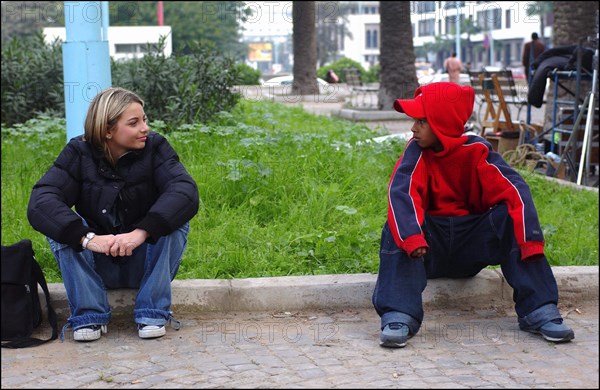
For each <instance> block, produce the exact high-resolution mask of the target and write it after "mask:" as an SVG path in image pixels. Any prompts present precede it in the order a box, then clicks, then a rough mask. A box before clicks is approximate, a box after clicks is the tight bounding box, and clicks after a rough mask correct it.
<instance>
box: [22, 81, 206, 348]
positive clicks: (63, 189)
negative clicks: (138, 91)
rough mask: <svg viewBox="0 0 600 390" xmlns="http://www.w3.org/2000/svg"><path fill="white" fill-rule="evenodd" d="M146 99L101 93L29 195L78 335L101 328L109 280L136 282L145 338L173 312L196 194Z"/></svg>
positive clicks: (93, 336)
mask: <svg viewBox="0 0 600 390" xmlns="http://www.w3.org/2000/svg"><path fill="white" fill-rule="evenodd" d="M143 105H144V103H143V101H142V100H141V99H140V98H139V97H138V96H137V95H135V94H134V93H133V92H130V91H127V90H124V89H121V88H109V89H107V90H105V91H103V92H101V93H100V94H98V95H97V96H96V97H95V98H94V100H93V101H92V102H91V104H90V107H89V110H88V113H87V117H86V121H85V134H84V135H83V136H78V137H75V138H73V139H71V140H70V142H69V143H68V144H67V145H66V146H65V148H64V149H63V150H62V152H61V153H60V155H59V156H58V158H57V159H56V161H55V162H54V164H53V166H51V167H50V169H49V170H48V171H47V172H46V174H45V175H44V176H43V177H42V178H41V179H40V180H39V181H38V182H37V183H36V184H35V186H34V187H33V191H32V193H31V198H30V200H29V206H28V210H27V216H28V219H29V222H30V223H31V225H32V226H33V228H34V229H36V230H37V231H39V232H41V233H42V234H44V235H45V236H46V237H47V239H48V242H49V243H50V248H51V249H52V252H53V254H54V256H55V258H56V260H57V262H58V264H59V267H60V270H61V274H62V277H63V280H64V284H65V290H66V292H67V298H68V300H69V307H70V308H71V316H70V317H69V319H68V323H67V324H66V325H65V328H66V327H69V326H70V327H72V328H73V329H74V331H75V333H74V339H75V340H77V341H93V340H97V339H98V338H100V336H101V333H102V332H106V325H107V324H108V322H109V321H110V318H111V311H110V307H109V305H108V299H107V294H106V289H107V288H108V289H110V288H139V292H138V294H137V296H136V301H135V308H134V320H135V322H136V323H137V324H138V329H139V336H140V337H141V338H154V337H161V336H163V335H164V334H165V332H166V331H165V324H166V323H167V322H169V321H170V320H171V319H172V312H171V311H170V305H171V285H170V283H171V281H172V280H173V279H174V278H175V275H176V273H177V270H178V268H179V264H180V262H181V258H182V256H183V252H184V250H185V246H186V244H187V235H188V231H189V220H190V219H191V218H192V217H193V216H194V215H195V214H196V213H197V212H198V207H199V195H198V188H197V185H196V182H195V181H194V179H193V178H192V177H191V176H190V175H189V174H188V173H187V171H186V169H185V168H184V166H183V165H182V164H181V162H180V161H179V157H178V155H177V153H176V152H175V150H174V149H173V148H172V147H171V145H170V144H169V142H168V141H167V140H166V139H165V138H164V137H163V136H162V135H160V134H158V133H155V132H151V131H150V130H149V128H148V125H147V118H146V115H145V113H144V110H143ZM73 207H74V210H73V209H72V208H73ZM63 332H64V329H63ZM62 337H64V333H61V338H62Z"/></svg>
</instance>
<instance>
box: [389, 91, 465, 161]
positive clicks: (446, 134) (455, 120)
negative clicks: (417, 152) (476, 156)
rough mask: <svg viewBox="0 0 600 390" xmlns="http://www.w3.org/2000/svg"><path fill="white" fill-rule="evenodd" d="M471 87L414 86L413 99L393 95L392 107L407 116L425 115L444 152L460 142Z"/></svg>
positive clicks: (417, 117) (463, 130)
mask: <svg viewBox="0 0 600 390" xmlns="http://www.w3.org/2000/svg"><path fill="white" fill-rule="evenodd" d="M474 102H475V91H474V90H473V88H472V87H470V86H461V85H458V84H455V83H448V82H439V83H431V84H428V85H424V86H422V87H419V88H417V90H416V91H415V94H414V98H413V99H396V101H394V109H396V111H399V112H403V113H405V114H406V115H408V116H410V117H411V118H415V119H422V118H426V119H427V123H429V126H430V127H431V129H432V130H433V132H434V134H435V135H436V136H437V137H438V139H439V140H440V142H441V143H442V145H443V146H444V151H443V152H440V153H443V154H445V153H448V152H449V151H450V150H451V149H453V148H454V147H456V146H458V145H462V144H463V143H464V142H465V140H466V136H463V133H464V132H465V124H466V123H467V121H468V120H469V118H470V117H471V114H472V113H473V104H474Z"/></svg>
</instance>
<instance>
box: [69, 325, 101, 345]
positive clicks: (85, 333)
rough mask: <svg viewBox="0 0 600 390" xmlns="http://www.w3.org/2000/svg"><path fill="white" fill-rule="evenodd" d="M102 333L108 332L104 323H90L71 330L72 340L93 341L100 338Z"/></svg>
mask: <svg viewBox="0 0 600 390" xmlns="http://www.w3.org/2000/svg"><path fill="white" fill-rule="evenodd" d="M102 333H108V327H107V326H106V325H90V326H86V327H83V328H79V329H76V330H75V332H73V340H75V341H95V340H98V339H99V338H100V336H101V335H102Z"/></svg>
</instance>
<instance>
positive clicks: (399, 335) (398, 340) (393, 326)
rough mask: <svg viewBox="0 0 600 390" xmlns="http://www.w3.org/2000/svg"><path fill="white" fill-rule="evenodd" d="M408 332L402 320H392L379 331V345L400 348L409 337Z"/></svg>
mask: <svg viewBox="0 0 600 390" xmlns="http://www.w3.org/2000/svg"><path fill="white" fill-rule="evenodd" d="M409 333H410V330H409V329H408V325H406V324H403V323H402V322H392V323H390V324H387V325H386V326H385V328H383V330H382V331H381V336H380V337H379V340H380V342H379V345H381V346H382V347H388V348H402V347H404V346H405V345H406V341H407V340H408V339H409V338H410V337H411V336H410V335H409Z"/></svg>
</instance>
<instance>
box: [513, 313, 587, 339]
mask: <svg viewBox="0 0 600 390" xmlns="http://www.w3.org/2000/svg"><path fill="white" fill-rule="evenodd" d="M521 329H522V330H524V331H526V332H531V333H536V334H541V335H542V336H543V337H544V338H545V339H546V340H548V341H553V342H555V343H562V342H565V341H570V340H573V339H574V338H575V332H573V330H572V329H571V328H569V327H568V326H567V325H565V324H564V323H563V320H562V319H561V318H557V319H554V320H552V321H548V322H546V323H545V324H544V325H542V326H541V327H539V328H538V329H523V328H521Z"/></svg>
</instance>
